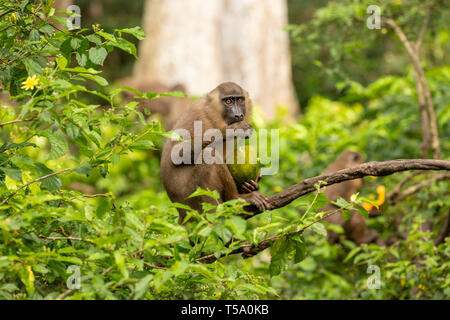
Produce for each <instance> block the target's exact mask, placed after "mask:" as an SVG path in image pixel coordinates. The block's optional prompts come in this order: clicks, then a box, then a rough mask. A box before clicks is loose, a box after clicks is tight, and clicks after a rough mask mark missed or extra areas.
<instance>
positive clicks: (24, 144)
mask: <svg viewBox="0 0 450 320" xmlns="http://www.w3.org/2000/svg"><path fill="white" fill-rule="evenodd" d="M25 147H36V145H35V144H34V143H30V142H22V143H15V142H5V143H4V144H2V146H1V147H0V153H2V152H5V151H6V150H10V149H15V148H17V149H21V148H25Z"/></svg>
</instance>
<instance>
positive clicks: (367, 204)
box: [362, 202, 373, 211]
mask: <svg viewBox="0 0 450 320" xmlns="http://www.w3.org/2000/svg"><path fill="white" fill-rule="evenodd" d="M362 207H363V208H364V209H366V211H370V210H372V208H373V205H371V204H370V203H367V202H364V203H363V204H362Z"/></svg>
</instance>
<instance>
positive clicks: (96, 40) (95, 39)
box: [86, 34, 102, 45]
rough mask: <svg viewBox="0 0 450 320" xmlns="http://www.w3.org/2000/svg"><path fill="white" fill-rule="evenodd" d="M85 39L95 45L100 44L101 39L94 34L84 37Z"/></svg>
mask: <svg viewBox="0 0 450 320" xmlns="http://www.w3.org/2000/svg"><path fill="white" fill-rule="evenodd" d="M86 39H88V40H89V41H90V42H93V43H95V44H96V45H101V44H102V39H101V38H100V37H99V36H98V35H96V34H90V35H88V36H86Z"/></svg>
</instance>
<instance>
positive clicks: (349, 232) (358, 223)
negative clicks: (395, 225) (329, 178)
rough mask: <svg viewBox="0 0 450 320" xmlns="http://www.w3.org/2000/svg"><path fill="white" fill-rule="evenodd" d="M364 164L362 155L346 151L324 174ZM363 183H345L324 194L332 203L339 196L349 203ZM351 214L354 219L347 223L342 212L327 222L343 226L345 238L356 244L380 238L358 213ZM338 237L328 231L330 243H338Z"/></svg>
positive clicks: (332, 208)
mask: <svg viewBox="0 0 450 320" xmlns="http://www.w3.org/2000/svg"><path fill="white" fill-rule="evenodd" d="M363 162H364V159H363V157H362V156H361V154H359V153H358V152H353V151H349V150H346V151H344V152H343V153H341V154H340V155H339V157H338V158H337V159H336V160H335V161H334V162H333V163H332V164H331V165H329V166H328V167H327V168H326V169H325V171H324V172H323V173H324V174H326V173H330V172H335V171H338V170H342V169H345V168H350V167H353V166H356V165H358V164H361V163H363ZM362 183H363V179H354V180H348V181H344V182H341V183H337V184H333V185H330V186H328V187H326V188H325V191H324V193H325V194H326V196H327V197H328V199H329V200H330V201H336V200H337V198H338V196H340V197H342V198H344V199H345V200H347V201H349V200H350V197H351V195H352V194H354V193H356V192H357V191H358V189H360V188H361V187H362ZM337 208H338V207H336V206H335V205H333V204H330V203H328V204H327V205H326V206H325V208H323V209H322V211H328V210H336V209H337ZM351 213H352V217H351V219H349V220H347V221H344V219H343V217H342V213H341V212H338V213H335V214H333V215H331V216H330V217H328V218H326V219H325V220H326V221H328V222H330V223H333V224H338V225H341V226H342V227H343V228H344V231H345V236H346V237H347V238H348V239H350V240H353V241H354V242H355V243H356V244H361V243H370V242H374V241H375V240H377V239H378V237H379V235H378V233H377V232H376V231H375V230H369V229H367V226H366V220H365V218H364V217H363V216H361V215H360V214H359V213H358V212H356V211H351ZM338 237H339V236H338V234H336V233H335V232H333V231H328V241H329V242H330V243H334V242H336V241H337V240H338Z"/></svg>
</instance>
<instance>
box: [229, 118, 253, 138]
mask: <svg viewBox="0 0 450 320" xmlns="http://www.w3.org/2000/svg"><path fill="white" fill-rule="evenodd" d="M253 130H254V129H253V127H252V125H251V124H250V123H247V122H245V121H239V122H235V123H232V124H230V125H229V126H226V127H225V132H224V137H225V140H230V139H233V138H244V139H248V138H250V136H251V135H252V133H253Z"/></svg>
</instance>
